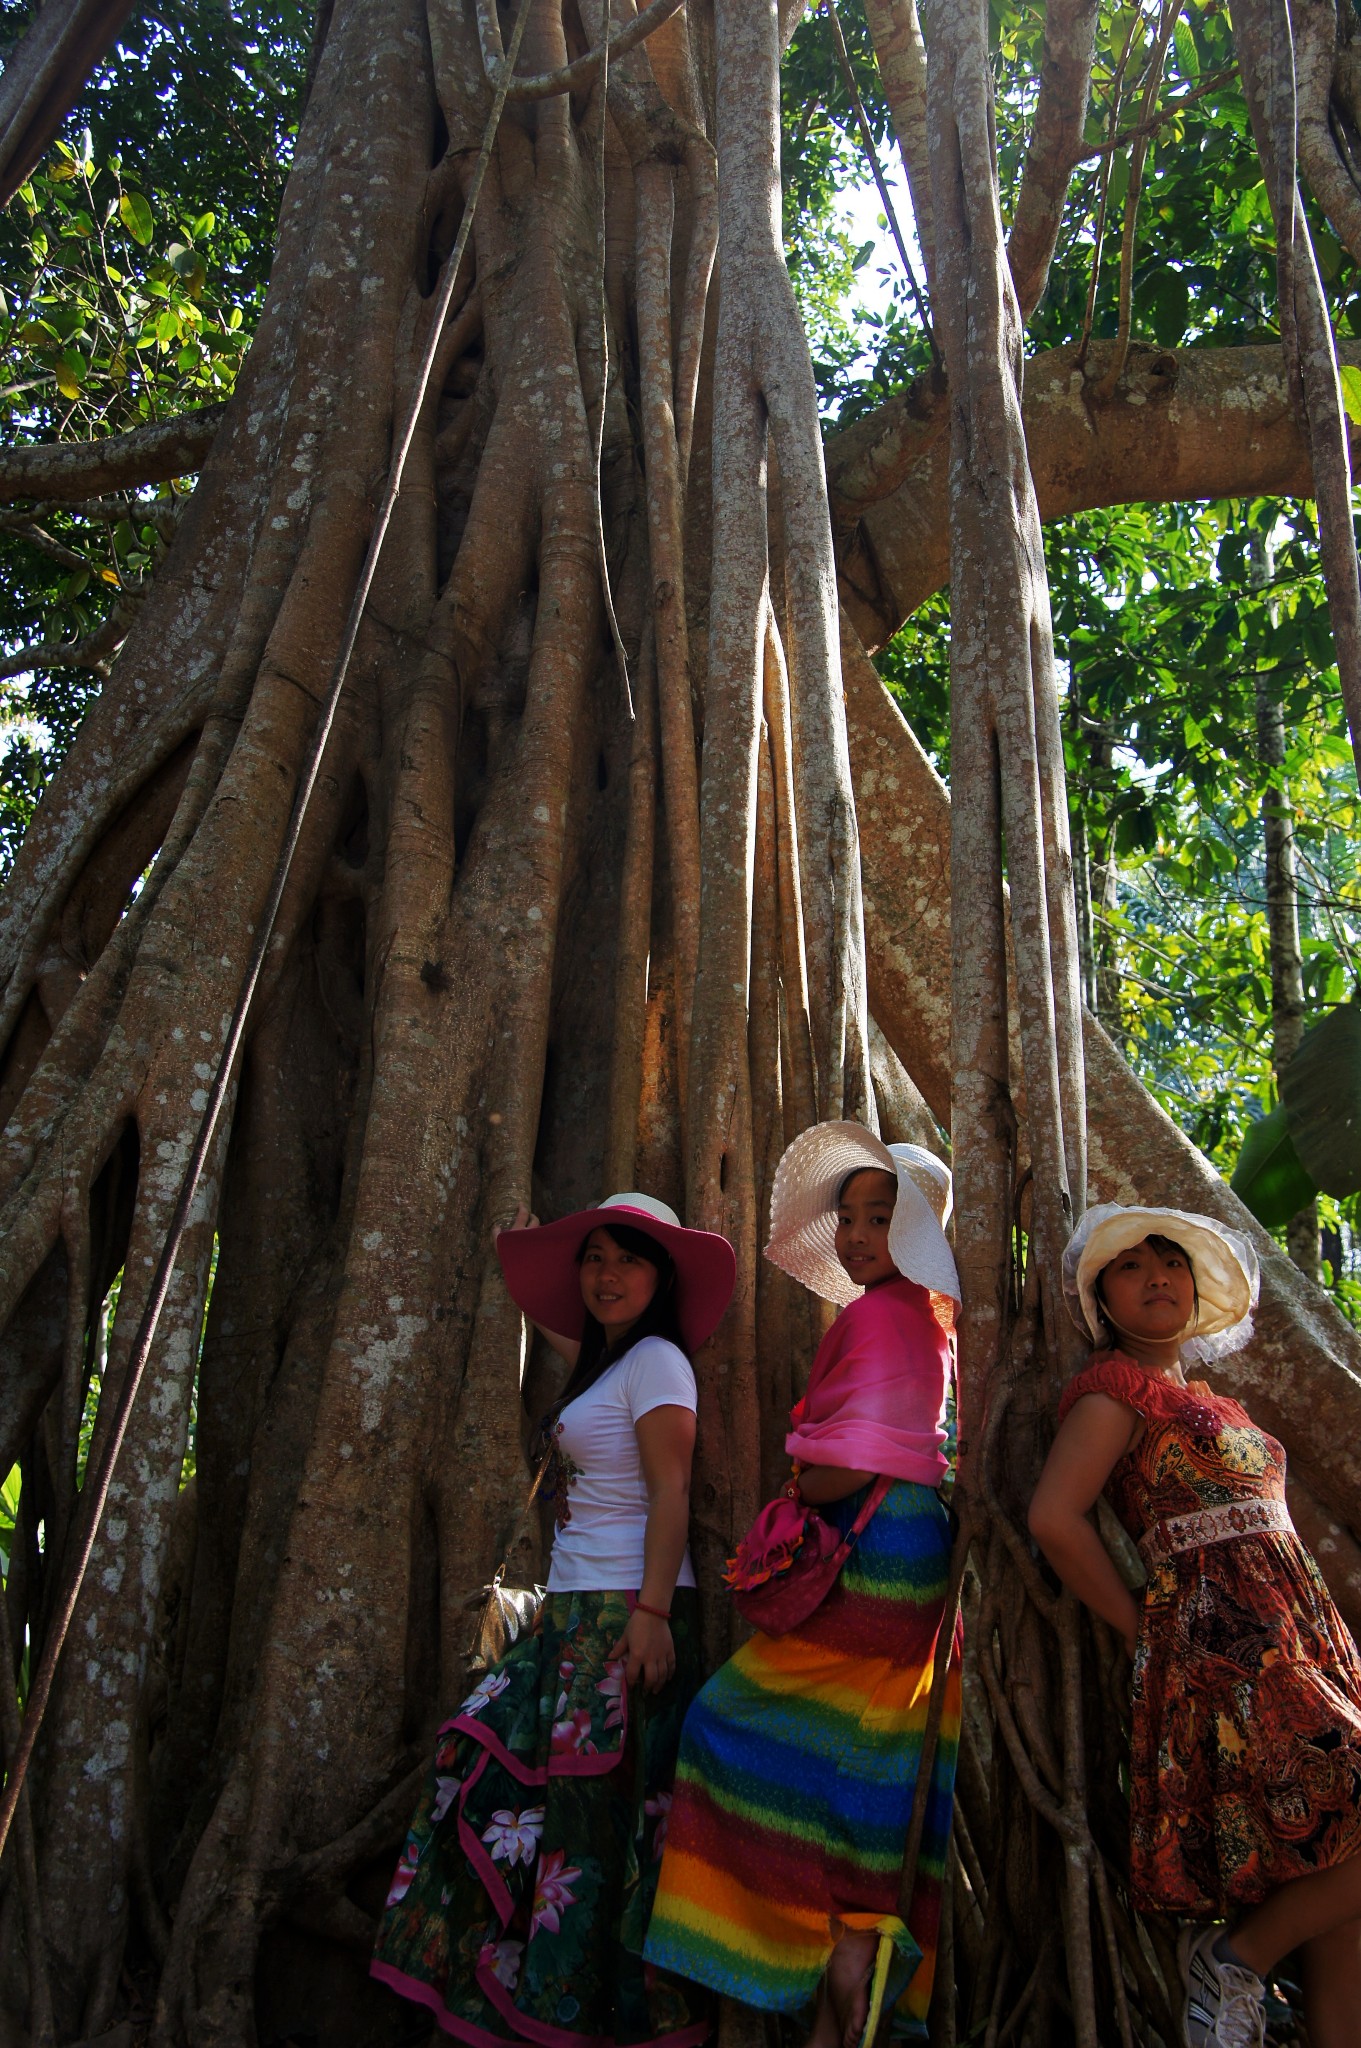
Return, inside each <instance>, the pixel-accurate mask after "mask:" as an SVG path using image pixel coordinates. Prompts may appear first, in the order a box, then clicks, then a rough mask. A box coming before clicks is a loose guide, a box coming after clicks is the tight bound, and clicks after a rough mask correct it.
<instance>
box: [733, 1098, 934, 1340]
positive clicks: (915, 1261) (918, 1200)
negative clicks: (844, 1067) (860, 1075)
mask: <svg viewBox="0 0 1361 2048" xmlns="http://www.w3.org/2000/svg"><path fill="white" fill-rule="evenodd" d="M866 1167H871V1168H877V1169H878V1170H879V1171H880V1172H882V1173H891V1174H892V1175H893V1176H894V1178H895V1179H896V1181H897V1183H898V1197H897V1200H896V1201H895V1203H894V1205H893V1220H892V1222H891V1223H890V1225H889V1231H888V1249H889V1256H890V1257H891V1259H892V1260H893V1263H894V1265H895V1266H896V1267H897V1268H898V1271H899V1272H900V1273H901V1274H902V1275H903V1277H904V1279H906V1280H915V1281H916V1282H917V1284H918V1285H919V1286H921V1287H926V1288H929V1289H930V1291H931V1292H932V1293H933V1294H948V1295H950V1296H951V1297H952V1298H953V1299H954V1300H955V1301H958V1300H959V1298H960V1293H959V1274H958V1273H957V1272H956V1270H955V1259H954V1253H953V1252H952V1251H951V1250H950V1246H949V1242H948V1240H947V1238H946V1235H945V1229H944V1226H945V1224H946V1223H947V1222H948V1220H949V1216H950V1202H951V1186H950V1169H949V1168H948V1167H947V1166H946V1165H945V1163H944V1161H943V1160H940V1159H937V1158H936V1155H935V1153H934V1152H928V1151H927V1150H926V1147H925V1146H924V1145H886V1144H884V1142H883V1140H882V1139H881V1138H876V1137H875V1135H874V1133H873V1131H869V1130H866V1128H865V1126H864V1124H859V1123H826V1124H814V1125H813V1127H812V1129H811V1130H807V1131H803V1132H801V1133H800V1134H799V1136H798V1137H797V1138H795V1140H794V1142H793V1144H792V1145H790V1146H788V1147H787V1148H786V1151H785V1155H784V1157H783V1159H781V1161H780V1164H779V1166H778V1167H777V1169H776V1172H775V1185H774V1188H773V1189H772V1190H771V1197H770V1242H769V1244H768V1245H767V1246H766V1257H767V1258H768V1259H770V1260H771V1261H772V1262H773V1264H775V1265H777V1266H779V1267H780V1269H781V1270H782V1271H783V1272H785V1273H788V1274H790V1275H791V1276H792V1278H794V1279H795V1280H798V1281H801V1282H802V1284H803V1285H804V1286H805V1287H807V1288H809V1289H811V1291H812V1292H813V1293H814V1294H820V1295H821V1296H822V1298H823V1300H824V1301H835V1302H837V1303H839V1304H840V1305H841V1306H842V1307H843V1308H844V1307H845V1306H846V1304H847V1303H848V1302H852V1301H855V1300H857V1299H858V1298H859V1296H860V1295H861V1294H863V1293H864V1289H863V1288H862V1287H857V1286H856V1284H855V1282H854V1280H852V1278H851V1276H850V1274H849V1273H848V1272H847V1271H846V1268H845V1267H844V1266H843V1265H842V1263H841V1261H840V1259H839V1258H838V1257H837V1255H836V1241H835V1240H836V1203H837V1196H838V1194H839V1193H840V1191H841V1185H842V1182H843V1181H844V1180H845V1178H846V1176H847V1174H850V1173H858V1172H860V1171H862V1170H863V1169H864V1168H866Z"/></svg>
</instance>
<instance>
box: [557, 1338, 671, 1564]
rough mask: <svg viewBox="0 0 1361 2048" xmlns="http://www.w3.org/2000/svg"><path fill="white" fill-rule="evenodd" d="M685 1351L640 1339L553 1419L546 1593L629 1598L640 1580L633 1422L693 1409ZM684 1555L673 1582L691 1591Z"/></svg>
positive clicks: (641, 1491) (639, 1468) (642, 1513)
mask: <svg viewBox="0 0 1361 2048" xmlns="http://www.w3.org/2000/svg"><path fill="white" fill-rule="evenodd" d="M698 1405H699V1402H698V1396H697V1393H696V1389H695V1375H694V1371H693V1369H692V1368H691V1365H690V1361H689V1359H688V1358H687V1357H686V1355H685V1353H684V1352H683V1351H681V1350H680V1349H679V1348H678V1347H677V1346H676V1345H675V1344H672V1343H671V1342H670V1341H669V1339H668V1338H666V1337H641V1338H640V1339H639V1340H638V1342H637V1343H636V1344H635V1345H633V1347H632V1348H631V1349H630V1350H628V1351H626V1352H625V1353H624V1355H623V1357H622V1358H617V1359H616V1360H615V1362H614V1364H613V1365H611V1366H610V1367H609V1368H608V1369H607V1370H606V1371H605V1372H603V1373H602V1374H601V1375H600V1378H599V1379H598V1380H597V1381H596V1383H595V1385H594V1386H593V1387H588V1388H587V1389H586V1392H585V1393H584V1394H578V1395H577V1398H576V1399H575V1401H569V1402H568V1404H567V1406H566V1407H565V1408H564V1409H563V1411H562V1414H561V1415H560V1416H559V1418H558V1425H557V1446H558V1457H559V1459H560V1460H561V1462H562V1469H563V1473H564V1478H565V1501H564V1503H563V1504H560V1506H559V1515H560V1516H561V1515H562V1514H563V1513H564V1512H565V1513H566V1515H567V1520H566V1522H565V1523H563V1522H561V1521H560V1522H559V1526H558V1532H557V1535H556V1537H555V1538H554V1540H553V1562H552V1565H551V1567H550V1568H549V1573H548V1590H549V1592H550V1593H606V1592H614V1591H618V1590H619V1589H621V1588H622V1589H624V1590H625V1591H628V1592H632V1593H636V1592H637V1591H638V1588H639V1587H640V1586H641V1585H642V1582H643V1535H644V1531H645V1530H646V1527H647V1484H646V1481H645V1480H644V1478H643V1460H642V1457H641V1455H640V1453H639V1450H638V1438H637V1436H636V1435H635V1433H634V1427H633V1425H634V1423H635V1422H637V1420H638V1418H639V1416H640V1415H647V1414H649V1413H650V1412H651V1410H652V1409H654V1408H667V1407H670V1408H688V1409H689V1410H690V1412H691V1414H692V1415H693V1414H694V1412H695V1409H696V1408H697V1407H698ZM694 1583H695V1572H694V1567H693V1565H692V1564H691V1562H690V1552H689V1550H688V1549H687V1551H686V1553H685V1556H684V1558H683V1560H682V1562H681V1568H680V1571H679V1573H678V1575H677V1578H676V1584H677V1585H678V1586H693V1585H694Z"/></svg>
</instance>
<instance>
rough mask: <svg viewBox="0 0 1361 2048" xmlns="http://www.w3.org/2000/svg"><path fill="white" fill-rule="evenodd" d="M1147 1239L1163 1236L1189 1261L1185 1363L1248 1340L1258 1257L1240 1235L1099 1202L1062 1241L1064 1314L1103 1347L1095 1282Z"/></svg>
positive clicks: (1208, 1220) (1219, 1354) (1209, 1221)
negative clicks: (1194, 1302)
mask: <svg viewBox="0 0 1361 2048" xmlns="http://www.w3.org/2000/svg"><path fill="white" fill-rule="evenodd" d="M1146 1237H1170V1238H1172V1239H1173V1240H1174V1242H1175V1243H1177V1244H1179V1245H1180V1246H1181V1248H1182V1250H1183V1251H1184V1252H1185V1253H1186V1256H1187V1257H1188V1259H1189V1260H1190V1261H1191V1269H1192V1271H1193V1273H1194V1275H1195V1281H1196V1295H1197V1299H1198V1302H1199V1308H1198V1311H1197V1314H1196V1316H1195V1318H1194V1320H1193V1321H1192V1323H1190V1324H1189V1325H1188V1330H1189V1335H1188V1336H1187V1337H1186V1338H1185V1340H1184V1341H1183V1343H1182V1347H1181V1348H1182V1350H1183V1352H1184V1353H1185V1354H1186V1356H1187V1357H1188V1358H1198V1359H1215V1358H1227V1356H1228V1355H1229V1353H1230V1352H1231V1351H1239V1350H1241V1349H1242V1347H1243V1345H1244V1344H1246V1343H1247V1341H1248V1339H1249V1337H1251V1335H1252V1312H1253V1310H1254V1309H1255V1308H1256V1306H1257V1288H1258V1268H1257V1253H1256V1251H1255V1250H1254V1248H1253V1246H1252V1244H1251V1242H1250V1241H1249V1239H1248V1238H1246V1237H1244V1235H1243V1233H1242V1231H1241V1230H1232V1229H1230V1227H1229V1225H1228V1224H1227V1223H1221V1222H1220V1221H1219V1220H1218V1218H1217V1217H1215V1216H1198V1215H1193V1214H1190V1213H1188V1212H1187V1211H1186V1210H1184V1209H1152V1208H1142V1207H1132V1208H1126V1206H1125V1205H1124V1204H1123V1203H1122V1202H1098V1203H1097V1205H1096V1206H1095V1208H1092V1209H1089V1210H1088V1211H1087V1213H1086V1215H1085V1216H1084V1217H1083V1219H1082V1221H1081V1223H1079V1225H1078V1227H1077V1229H1076V1230H1075V1231H1074V1232H1073V1235H1072V1236H1071V1238H1070V1239H1069V1240H1068V1247H1067V1249H1066V1251H1065V1252H1064V1254H1063V1293H1064V1299H1065V1300H1066V1301H1067V1303H1068V1313H1069V1314H1070V1315H1071V1316H1072V1318H1073V1321H1074V1322H1075V1323H1076V1324H1077V1326H1078V1328H1079V1329H1080V1330H1082V1329H1085V1330H1086V1331H1087V1333H1088V1335H1089V1336H1090V1337H1091V1338H1092V1339H1093V1341H1094V1342H1095V1343H1098V1344H1100V1343H1103V1342H1104V1341H1105V1339H1106V1336H1107V1324H1106V1322H1105V1319H1104V1318H1103V1316H1102V1313H1101V1304H1100V1302H1099V1301H1098V1300H1097V1296H1096V1283H1097V1280H1098V1278H1099V1277H1100V1275H1101V1273H1102V1272H1103V1271H1104V1269H1105V1268H1106V1267H1107V1266H1108V1265H1109V1264H1110V1262H1111V1260H1112V1259H1114V1258H1117V1257H1118V1256H1119V1254H1120V1253H1121V1252H1124V1251H1128V1250H1129V1249H1130V1247H1131V1246H1132V1245H1136V1244H1142V1243H1143V1241H1144V1239H1145V1238H1146Z"/></svg>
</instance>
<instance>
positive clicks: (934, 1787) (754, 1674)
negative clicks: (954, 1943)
mask: <svg viewBox="0 0 1361 2048" xmlns="http://www.w3.org/2000/svg"><path fill="white" fill-rule="evenodd" d="M863 1497H864V1496H863V1495H862V1494H854V1495H852V1496H851V1497H850V1498H849V1499H848V1500H845V1501H840V1502H837V1503H836V1504H835V1506H833V1507H829V1508H827V1509H826V1510H824V1512H825V1513H826V1515H827V1517H828V1519H829V1520H834V1521H835V1522H836V1523H837V1524H838V1526H839V1527H841V1528H842V1529H843V1530H844V1529H846V1528H848V1527H849V1526H850V1523H851V1522H852V1521H853V1520H854V1517H855V1513H856V1510H857V1508H858V1506H859V1505H860V1502H861V1500H862V1499H863ZM949 1561H950V1530H949V1520H948V1517H947V1515H946V1512H945V1509H944V1508H943V1507H942V1505H941V1503H940V1499H939V1497H938V1496H937V1495H936V1494H935V1493H934V1492H932V1491H931V1489H930V1488H929V1487H925V1486H916V1485H912V1484H910V1483H909V1482H908V1481H906V1480H899V1481H897V1482H895V1484H894V1485H893V1486H892V1487H891V1488H890V1489H889V1492H888V1493H887V1495H886V1496H885V1498H884V1501H883V1504H882V1506H881V1507H880V1508H879V1510H878V1512H877V1513H876V1514H875V1515H874V1517H873V1519H872V1520H871V1521H870V1523H869V1526H868V1528H867V1529H866V1530H865V1533H864V1535H863V1536H862V1537H861V1539H860V1542H859V1544H858V1545H857V1547H856V1549H855V1550H854V1551H853V1552H852V1553H851V1556H850V1558H849V1559H848V1561H847V1563H846V1565H845V1568H844V1569H843V1571H842V1573H841V1577H840V1579H839V1580H838V1582H837V1584H836V1586H835V1587H834V1588H833V1590H832V1592H831V1593H830V1594H829V1595H828V1597H827V1599H826V1600H824V1601H823V1603H822V1605H821V1606H820V1607H819V1608H818V1610H817V1612H816V1613H815V1614H814V1615H813V1616H812V1617H811V1618H810V1620H809V1621H807V1622H806V1623H805V1624H804V1625H803V1627H802V1628H801V1629H798V1630H795V1631H793V1632H791V1633H790V1634H789V1635H785V1636H778V1637H777V1636H767V1635H760V1634H758V1635H756V1636H753V1638H752V1640H751V1641H750V1642H749V1643H747V1644H746V1645H745V1646H744V1647H743V1648H742V1649H740V1650H739V1651H738V1652H737V1654H736V1656H734V1657H731V1658H730V1659H729V1660H728V1662H727V1663H726V1664H725V1665H724V1666H723V1667H722V1669H721V1670H720V1671H718V1672H716V1673H715V1675H714V1676H713V1677H712V1678H711V1679H710V1680H709V1682H708V1684H707V1685H706V1686H705V1687H704V1688H703V1690H702V1691H701V1692H700V1693H699V1695H698V1697H697V1698H696V1699H695V1701H694V1703H693V1705H692V1706H691V1708H690V1711H689V1713H688V1715H687V1716H686V1721H685V1728H684V1732H683V1734H682V1736H681V1748H680V1761H679V1763H678V1766H677V1771H676V1787H675V1795H674V1799H673V1803H672V1808H671V1817H670V1824H669V1827H668V1831H667V1840H666V1854H665V1856H664V1858H663V1861H662V1870H661V1878H660V1882H659V1884H658V1889H657V1897H656V1902H655V1905H654V1906H653V1911H652V1919H651V1923H650V1925H649V1929H648V1936H647V1944H646V1949H645V1955H646V1957H647V1960H648V1961H649V1962H652V1963H656V1964H657V1965H658V1966H659V1967H661V1968H663V1969H666V1970H672V1971H675V1972H677V1973H678V1974H679V1975H681V1976H683V1977H689V1978H692V1979H693V1980H695V1981H696V1982H697V1983H700V1984H706V1985H708V1986H709V1987H710V1988H711V1989H712V1990H715V1991H719V1992H722V1993H724V1994H725V1995H726V1996H728V1997H730V1998H737V1999H741V2000H742V2001H743V2003H745V2004H747V2005H754V2006H759V2007H761V2008H763V2009H764V2010H765V2011H768V2012H793V2011H797V2010H798V2009H799V2008H800V2007H802V2006H805V2005H807V2004H809V2003H810V2002H811V2001H812V1999H813V1997H814V1995H815V1993H816V1991H817V1985H818V1980H819V1978H820V1977H821V1976H822V1973H823V1971H824V1969H825V1968H826V1966H827V1959H828V1957H829V1956H830V1954H831V1952H832V1948H833V1946H834V1944H835V1942H836V1940H837V1937H838V1935H839V1934H840V1932H841V1931H842V1929H843V1928H849V1929H871V1928H873V1929H876V1930H877V1931H878V1932H879V1933H881V1934H887V1935H888V1936H890V1937H891V1939H892V1941H893V1944H894V1957H893V1968H892V1970H891V1972H890V1977H889V1993H888V1996H889V1999H890V2000H891V2001H892V2002H893V2028H892V2031H893V2033H894V2035H895V2036H897V2037H899V2038H917V2039H924V2038H925V2035H926V2012H927V2007H928V2005H929V2004H930V1999H931V1984H932V1978H933V1974H934V1969H935V1954H936V1941H937V1935H938V1930H939V1926H940V1901H941V1885H942V1882H943V1877H944V1869H945V1856H946V1851H947V1847H948V1843H949V1829H950V1814H951V1806H952V1802H953V1796H954V1779H955V1758H956V1755H957V1753H958V1746H959V1654H958V1647H959V1646H958V1643H956V1646H955V1655H954V1656H953V1657H952V1659H951V1662H950V1666H949V1670H948V1673H947V1677H946V1681H945V1682H946V1684H947V1686H948V1688H949V1689H948V1692H947V1695H946V1700H945V1707H944V1714H943V1718H942V1722H941V1733H940V1740H939V1742H938V1744H937V1748H936V1756H935V1763H934V1766H933V1769H932V1774H931V1782H930V1786H929V1788H928V1791H927V1798H928V1804H927V1810H926V1828H925V1833H924V1835H923V1838H922V1854H921V1865H920V1868H919V1870H918V1874H917V1882H916V1889H915V1891H914V1894H913V1900H912V1910H911V1917H910V1925H909V1926H906V1927H905V1926H904V1925H903V1923H902V1921H901V1920H900V1919H899V1918H898V1913H897V1897H898V1884H899V1877H900V1873H901V1868H902V1857H903V1845H904V1842H905V1840H906V1836H907V1829H908V1821H909V1816H910V1814H911V1810H912V1796H913V1789H914V1787H915V1784H916V1780H917V1763H918V1758H919V1755H920V1751H921V1740H922V1731H923V1728H924V1726H925V1722H926V1711H927V1700H928V1695H929V1693H930V1687H931V1671H932V1664H933V1661H934V1658H935V1650H936V1638H937V1635H938V1632H939V1629H940V1624H941V1617H942V1614H943V1612H944V1606H945V1593H946V1581H947V1577H948V1572H949Z"/></svg>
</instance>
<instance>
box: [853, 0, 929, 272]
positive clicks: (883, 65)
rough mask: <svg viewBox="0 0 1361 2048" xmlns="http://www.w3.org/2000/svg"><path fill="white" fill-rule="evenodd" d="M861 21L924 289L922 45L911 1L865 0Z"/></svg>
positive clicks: (925, 214) (925, 145)
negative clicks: (903, 183) (898, 157)
mask: <svg viewBox="0 0 1361 2048" xmlns="http://www.w3.org/2000/svg"><path fill="white" fill-rule="evenodd" d="M865 20H866V21H867V22H868V23H869V31H870V37H871V39H872V41H873V43H874V55H875V58H876V60H877V62H878V65H879V79H880V83H881V84H882V85H883V88H884V97H885V99H886V100H887V101H888V110H889V113H890V114H891V115H892V116H893V127H894V130H895V132H896V134H897V137H898V148H899V150H900V151H901V153H902V159H903V169H904V171H905V172H906V173H907V189H908V191H909V192H910V193H911V195H912V211H913V214H914V215H915V216H916V222H917V240H918V242H919V243H920V244H921V252H922V261H923V263H924V264H925V265H926V287H927V290H928V291H929V290H930V289H931V280H932V277H933V274H934V272H935V267H936V216H935V212H934V210H933V207H932V203H931V159H930V148H929V144H928V141H927V133H926V45H925V43H924V42H923V41H922V31H921V22H920V21H919V20H918V18H917V6H916V0H865Z"/></svg>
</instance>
